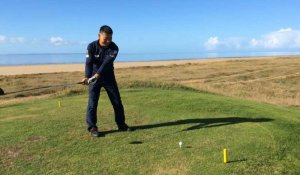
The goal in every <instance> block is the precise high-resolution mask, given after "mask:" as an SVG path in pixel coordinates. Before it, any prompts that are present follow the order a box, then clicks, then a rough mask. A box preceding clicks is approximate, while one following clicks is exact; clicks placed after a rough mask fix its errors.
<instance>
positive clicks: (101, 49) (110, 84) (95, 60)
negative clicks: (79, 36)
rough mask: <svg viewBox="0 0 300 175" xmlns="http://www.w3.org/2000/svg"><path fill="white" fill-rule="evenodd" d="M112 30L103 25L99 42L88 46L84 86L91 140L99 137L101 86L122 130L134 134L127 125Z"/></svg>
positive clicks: (116, 47)
mask: <svg viewBox="0 0 300 175" xmlns="http://www.w3.org/2000/svg"><path fill="white" fill-rule="evenodd" d="M112 35H113V30H112V29H111V28H110V27H109V26H107V25H104V26H102V27H100V31H99V34H98V40H96V41H94V42H91V43H90V44H89V45H88V47H87V53H86V63H85V78H83V79H82V81H81V83H82V84H85V85H89V100H88V106H87V112H86V122H87V127H88V128H87V129H88V131H89V132H90V133H91V136H92V137H99V136H100V133H99V132H98V127H97V107H98V101H99V97H100V90H101V88H102V87H104V89H105V90H106V92H107V94H108V97H109V99H110V102H111V104H112V106H113V109H114V113H115V122H116V124H117V126H118V130H119V131H131V128H129V127H128V125H127V124H126V123H125V114H124V108H123V104H122V101H121V97H120V92H119V89H118V85H117V82H116V79H115V74H114V60H115V59H116V57H117V55H118V51H119V48H118V46H117V45H116V44H115V43H114V42H113V41H112Z"/></svg>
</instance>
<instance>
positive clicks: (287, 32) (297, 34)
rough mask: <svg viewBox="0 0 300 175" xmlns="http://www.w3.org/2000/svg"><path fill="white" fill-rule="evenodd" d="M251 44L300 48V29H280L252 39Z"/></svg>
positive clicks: (266, 46)
mask: <svg viewBox="0 0 300 175" xmlns="http://www.w3.org/2000/svg"><path fill="white" fill-rule="evenodd" d="M250 45H251V46H252V47H259V48H266V49H278V48H300V31H299V30H293V29H291V28H286V29H280V30H278V31H275V32H270V33H268V34H266V35H263V36H262V37H260V38H257V39H256V38H253V39H251V40H250Z"/></svg>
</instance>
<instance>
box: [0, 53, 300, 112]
mask: <svg viewBox="0 0 300 175" xmlns="http://www.w3.org/2000/svg"><path fill="white" fill-rule="evenodd" d="M299 70H300V57H299V56H293V57H284V56H282V57H271V58H261V59H255V58H251V59H232V60H221V61H219V60H218V61H203V62H202V63H197V64H191V63H189V64H184V65H176V64H174V65H170V66H156V67H151V66H146V67H133V68H124V69H116V77H117V80H118V83H119V85H120V87H123V88H130V87H132V86H135V85H147V86H148V84H149V80H151V84H156V85H158V86H161V85H162V84H164V86H166V85H167V86H169V84H172V85H174V84H176V85H177V86H178V85H180V86H184V87H188V88H192V89H197V90H200V91H207V92H212V93H217V94H222V95H226V96H231V97H238V98H241V99H249V100H253V101H257V102H265V103H271V104H278V105H284V106H295V107H300V89H299V87H300V72H299ZM83 75H84V74H83V72H64V73H49V74H32V75H12V76H1V75H0V86H1V87H0V88H2V89H3V90H4V91H5V92H12V91H23V90H24V89H33V88H42V87H44V88H42V89H40V90H33V91H26V92H20V93H15V94H10V95H7V96H0V104H1V103H2V104H3V103H4V102H5V103H6V102H7V101H8V100H11V99H14V98H18V99H21V98H19V97H28V96H31V97H32V96H40V95H44V94H55V93H57V92H61V91H64V90H67V91H68V89H69V88H70V87H66V86H55V87H52V88H47V86H53V85H68V84H70V83H75V82H77V81H79V80H81V78H82V77H83ZM72 89H75V90H76V91H81V92H83V91H84V88H81V87H79V86H76V87H72Z"/></svg>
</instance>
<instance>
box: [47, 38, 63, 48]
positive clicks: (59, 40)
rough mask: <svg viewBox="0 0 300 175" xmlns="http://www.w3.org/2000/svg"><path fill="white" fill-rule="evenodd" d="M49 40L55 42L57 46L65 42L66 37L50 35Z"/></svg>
mask: <svg viewBox="0 0 300 175" xmlns="http://www.w3.org/2000/svg"><path fill="white" fill-rule="evenodd" d="M49 41H50V43H51V44H53V45H55V46H59V45H62V44H65V42H64V39H63V38H61V37H50V39H49Z"/></svg>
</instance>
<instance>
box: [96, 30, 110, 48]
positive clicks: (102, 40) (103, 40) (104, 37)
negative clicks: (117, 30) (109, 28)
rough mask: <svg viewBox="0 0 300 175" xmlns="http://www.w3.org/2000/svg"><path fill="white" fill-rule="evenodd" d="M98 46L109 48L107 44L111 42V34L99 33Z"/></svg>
mask: <svg viewBox="0 0 300 175" xmlns="http://www.w3.org/2000/svg"><path fill="white" fill-rule="evenodd" d="M98 36H99V44H100V46H109V44H110V43H111V41H112V35H111V34H107V33H105V32H101V33H99V35H98Z"/></svg>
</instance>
